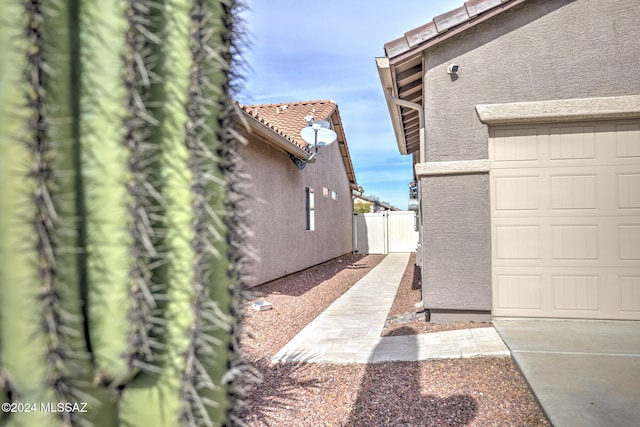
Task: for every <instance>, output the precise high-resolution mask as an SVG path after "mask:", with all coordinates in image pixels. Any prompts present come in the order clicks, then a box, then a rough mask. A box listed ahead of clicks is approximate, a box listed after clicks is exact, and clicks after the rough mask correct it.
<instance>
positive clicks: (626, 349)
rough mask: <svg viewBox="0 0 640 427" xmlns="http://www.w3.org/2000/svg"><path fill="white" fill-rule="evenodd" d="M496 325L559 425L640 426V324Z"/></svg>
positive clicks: (543, 322) (553, 322)
mask: <svg viewBox="0 0 640 427" xmlns="http://www.w3.org/2000/svg"><path fill="white" fill-rule="evenodd" d="M493 324H494V325H495V327H496V329H497V330H498V332H499V333H500V335H501V336H502V338H503V339H504V341H505V342H506V343H507V345H508V346H509V348H510V350H511V353H512V355H513V359H514V360H515V362H516V364H517V365H518V367H519V368H520V370H521V371H522V374H523V375H524V377H525V378H526V380H527V382H528V383H529V386H530V387H531V389H532V390H533V393H534V395H535V396H536V398H537V399H538V401H539V402H540V406H541V407H542V409H543V410H544V412H545V413H546V414H547V417H548V418H549V421H551V423H552V424H553V426H555V427H574V426H575V427H591V426H592V427H601V426H616V427H618V426H629V427H635V426H640V322H632V321H619V322H616V321H591V320H533V319H524V320H504V319H499V320H494V321H493Z"/></svg>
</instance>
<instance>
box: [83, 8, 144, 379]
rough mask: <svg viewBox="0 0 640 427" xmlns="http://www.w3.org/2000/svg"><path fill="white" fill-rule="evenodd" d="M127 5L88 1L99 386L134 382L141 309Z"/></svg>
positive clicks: (86, 77) (86, 112)
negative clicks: (133, 347) (129, 137)
mask: <svg viewBox="0 0 640 427" xmlns="http://www.w3.org/2000/svg"><path fill="white" fill-rule="evenodd" d="M125 10H126V3H125V1H124V0H101V1H93V0H81V1H80V16H79V21H80V22H79V25H80V33H79V42H80V46H81V49H80V61H81V73H80V103H79V115H80V122H79V132H80V135H81V136H80V149H81V164H82V171H81V173H82V188H83V197H84V209H85V211H84V223H83V225H84V229H85V233H84V238H85V242H84V246H85V251H86V280H87V283H88V286H87V322H88V326H89V328H88V329H89V338H90V343H91V350H92V355H93V362H94V365H95V369H96V376H97V379H96V381H97V382H98V381H99V380H100V379H103V378H104V379H105V380H106V381H107V382H109V383H116V384H117V383H121V382H124V381H126V380H127V379H128V378H130V376H131V375H132V374H133V373H134V371H133V370H132V369H131V366H130V363H129V353H130V347H129V343H128V339H129V337H130V336H131V333H132V332H131V328H132V325H131V323H130V321H129V314H130V313H131V310H132V308H133V302H132V300H131V298H129V296H130V289H131V288H132V286H133V284H132V278H131V275H130V270H131V257H132V254H131V248H132V246H133V237H132V235H131V234H130V216H129V212H128V206H129V205H130V204H131V197H130V194H129V193H128V191H127V183H128V182H129V181H130V180H132V177H131V174H130V171H129V168H128V164H127V162H128V158H129V150H128V149H127V147H126V146H125V145H124V144H123V140H124V137H125V129H124V127H123V123H124V122H125V118H126V113H127V109H126V106H127V90H126V88H125V86H124V85H123V84H122V82H123V80H124V71H123V67H122V66H121V64H122V58H123V57H124V55H125V42H124V41H125V36H126V31H127V20H126V17H125Z"/></svg>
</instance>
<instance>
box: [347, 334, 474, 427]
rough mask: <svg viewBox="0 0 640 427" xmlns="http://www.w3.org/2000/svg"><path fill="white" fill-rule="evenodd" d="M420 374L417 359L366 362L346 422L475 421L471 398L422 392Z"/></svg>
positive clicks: (437, 423)
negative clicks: (409, 360) (410, 360)
mask: <svg viewBox="0 0 640 427" xmlns="http://www.w3.org/2000/svg"><path fill="white" fill-rule="evenodd" d="M405 329H407V330H406V331H403V332H404V335H411V336H414V337H415V331H414V330H413V329H412V328H410V327H405ZM412 347H414V348H415V346H412ZM374 353H376V352H375V351H374ZM420 377H421V369H420V363H419V362H383V363H369V364H368V365H367V367H366V370H365V374H364V376H363V379H362V382H361V384H360V388H359V391H358V396H357V398H356V401H355V404H354V408H353V410H352V412H351V414H350V417H349V420H348V421H347V424H346V425H348V426H390V425H393V426H452V427H453V426H465V425H468V424H469V423H470V422H472V421H473V420H474V418H475V417H476V414H477V412H478V402H477V401H476V399H475V398H474V397H472V396H470V395H466V394H454V395H450V396H447V397H444V398H442V397H438V396H434V395H425V394H423V393H422V388H421V386H420Z"/></svg>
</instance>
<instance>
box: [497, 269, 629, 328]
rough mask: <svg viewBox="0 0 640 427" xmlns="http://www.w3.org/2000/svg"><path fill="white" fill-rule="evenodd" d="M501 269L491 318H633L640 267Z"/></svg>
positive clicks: (498, 274)
mask: <svg viewBox="0 0 640 427" xmlns="http://www.w3.org/2000/svg"><path fill="white" fill-rule="evenodd" d="M539 272H540V269H539V268H526V267H525V268H522V267H505V268H502V269H501V270H500V272H499V273H496V274H494V278H493V280H494V284H495V286H494V289H495V291H494V302H493V306H494V315H496V316H526V317H559V318H593V319H637V317H638V316H639V315H640V269H627V268H623V269H612V268H604V269H603V268H599V267H595V268H594V267H584V268H572V269H569V270H568V269H567V268H566V267H551V268H547V269H545V273H543V274H536V273H539Z"/></svg>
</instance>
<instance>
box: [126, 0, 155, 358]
mask: <svg viewBox="0 0 640 427" xmlns="http://www.w3.org/2000/svg"><path fill="white" fill-rule="evenodd" d="M151 5H153V3H150V2H149V1H148V0H127V11H126V17H127V21H128V29H127V33H126V38H125V46H126V48H125V55H124V69H125V75H124V85H125V87H126V88H127V96H128V99H127V109H128V114H127V117H126V118H125V122H124V128H125V130H126V131H125V136H124V145H125V146H126V147H127V149H128V150H129V161H128V168H129V173H130V174H131V178H132V179H131V180H129V181H128V182H127V191H128V193H129V197H130V204H129V207H128V211H129V216H130V218H131V222H130V226H129V232H130V234H131V236H133V246H132V248H131V253H132V265H131V268H130V275H131V279H132V286H131V288H130V298H131V300H132V301H133V307H132V310H131V312H130V314H129V320H130V322H131V324H132V325H133V329H132V330H131V335H130V337H129V355H128V358H129V364H130V365H132V366H135V367H138V368H140V369H143V370H149V369H153V368H152V367H153V366H154V364H155V363H157V361H158V359H159V356H158V354H159V353H160V351H161V348H162V346H161V343H159V342H158V339H157V337H159V336H161V335H162V331H163V325H164V322H163V321H162V319H161V318H160V316H161V308H160V307H159V302H158V301H157V298H158V296H159V295H160V293H159V292H158V286H156V285H155V284H154V283H153V279H154V273H155V271H156V270H157V269H158V267H159V266H161V265H162V259H161V257H160V254H159V252H158V249H157V247H158V246H159V245H160V243H161V241H160V237H159V234H160V233H159V232H158V228H159V227H160V226H161V225H162V224H161V222H160V221H158V219H157V216H158V214H159V213H161V210H162V205H163V200H162V199H161V197H160V195H159V188H156V187H157V185H158V161H159V154H160V149H161V147H160V146H159V144H158V143H157V140H156V138H154V137H155V136H156V129H157V126H158V121H157V120H156V119H155V118H154V108H153V101H154V96H153V89H154V87H155V86H156V85H157V84H158V83H159V81H160V79H159V77H158V76H157V75H156V73H155V67H156V65H157V57H158V53H159V50H160V44H161V40H160V39H159V38H158V37H157V36H156V35H155V33H156V32H157V31H158V28H157V26H158V20H157V19H155V18H156V17H155V16H153V14H150V13H149V12H150V10H151V9H150V6H151Z"/></svg>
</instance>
